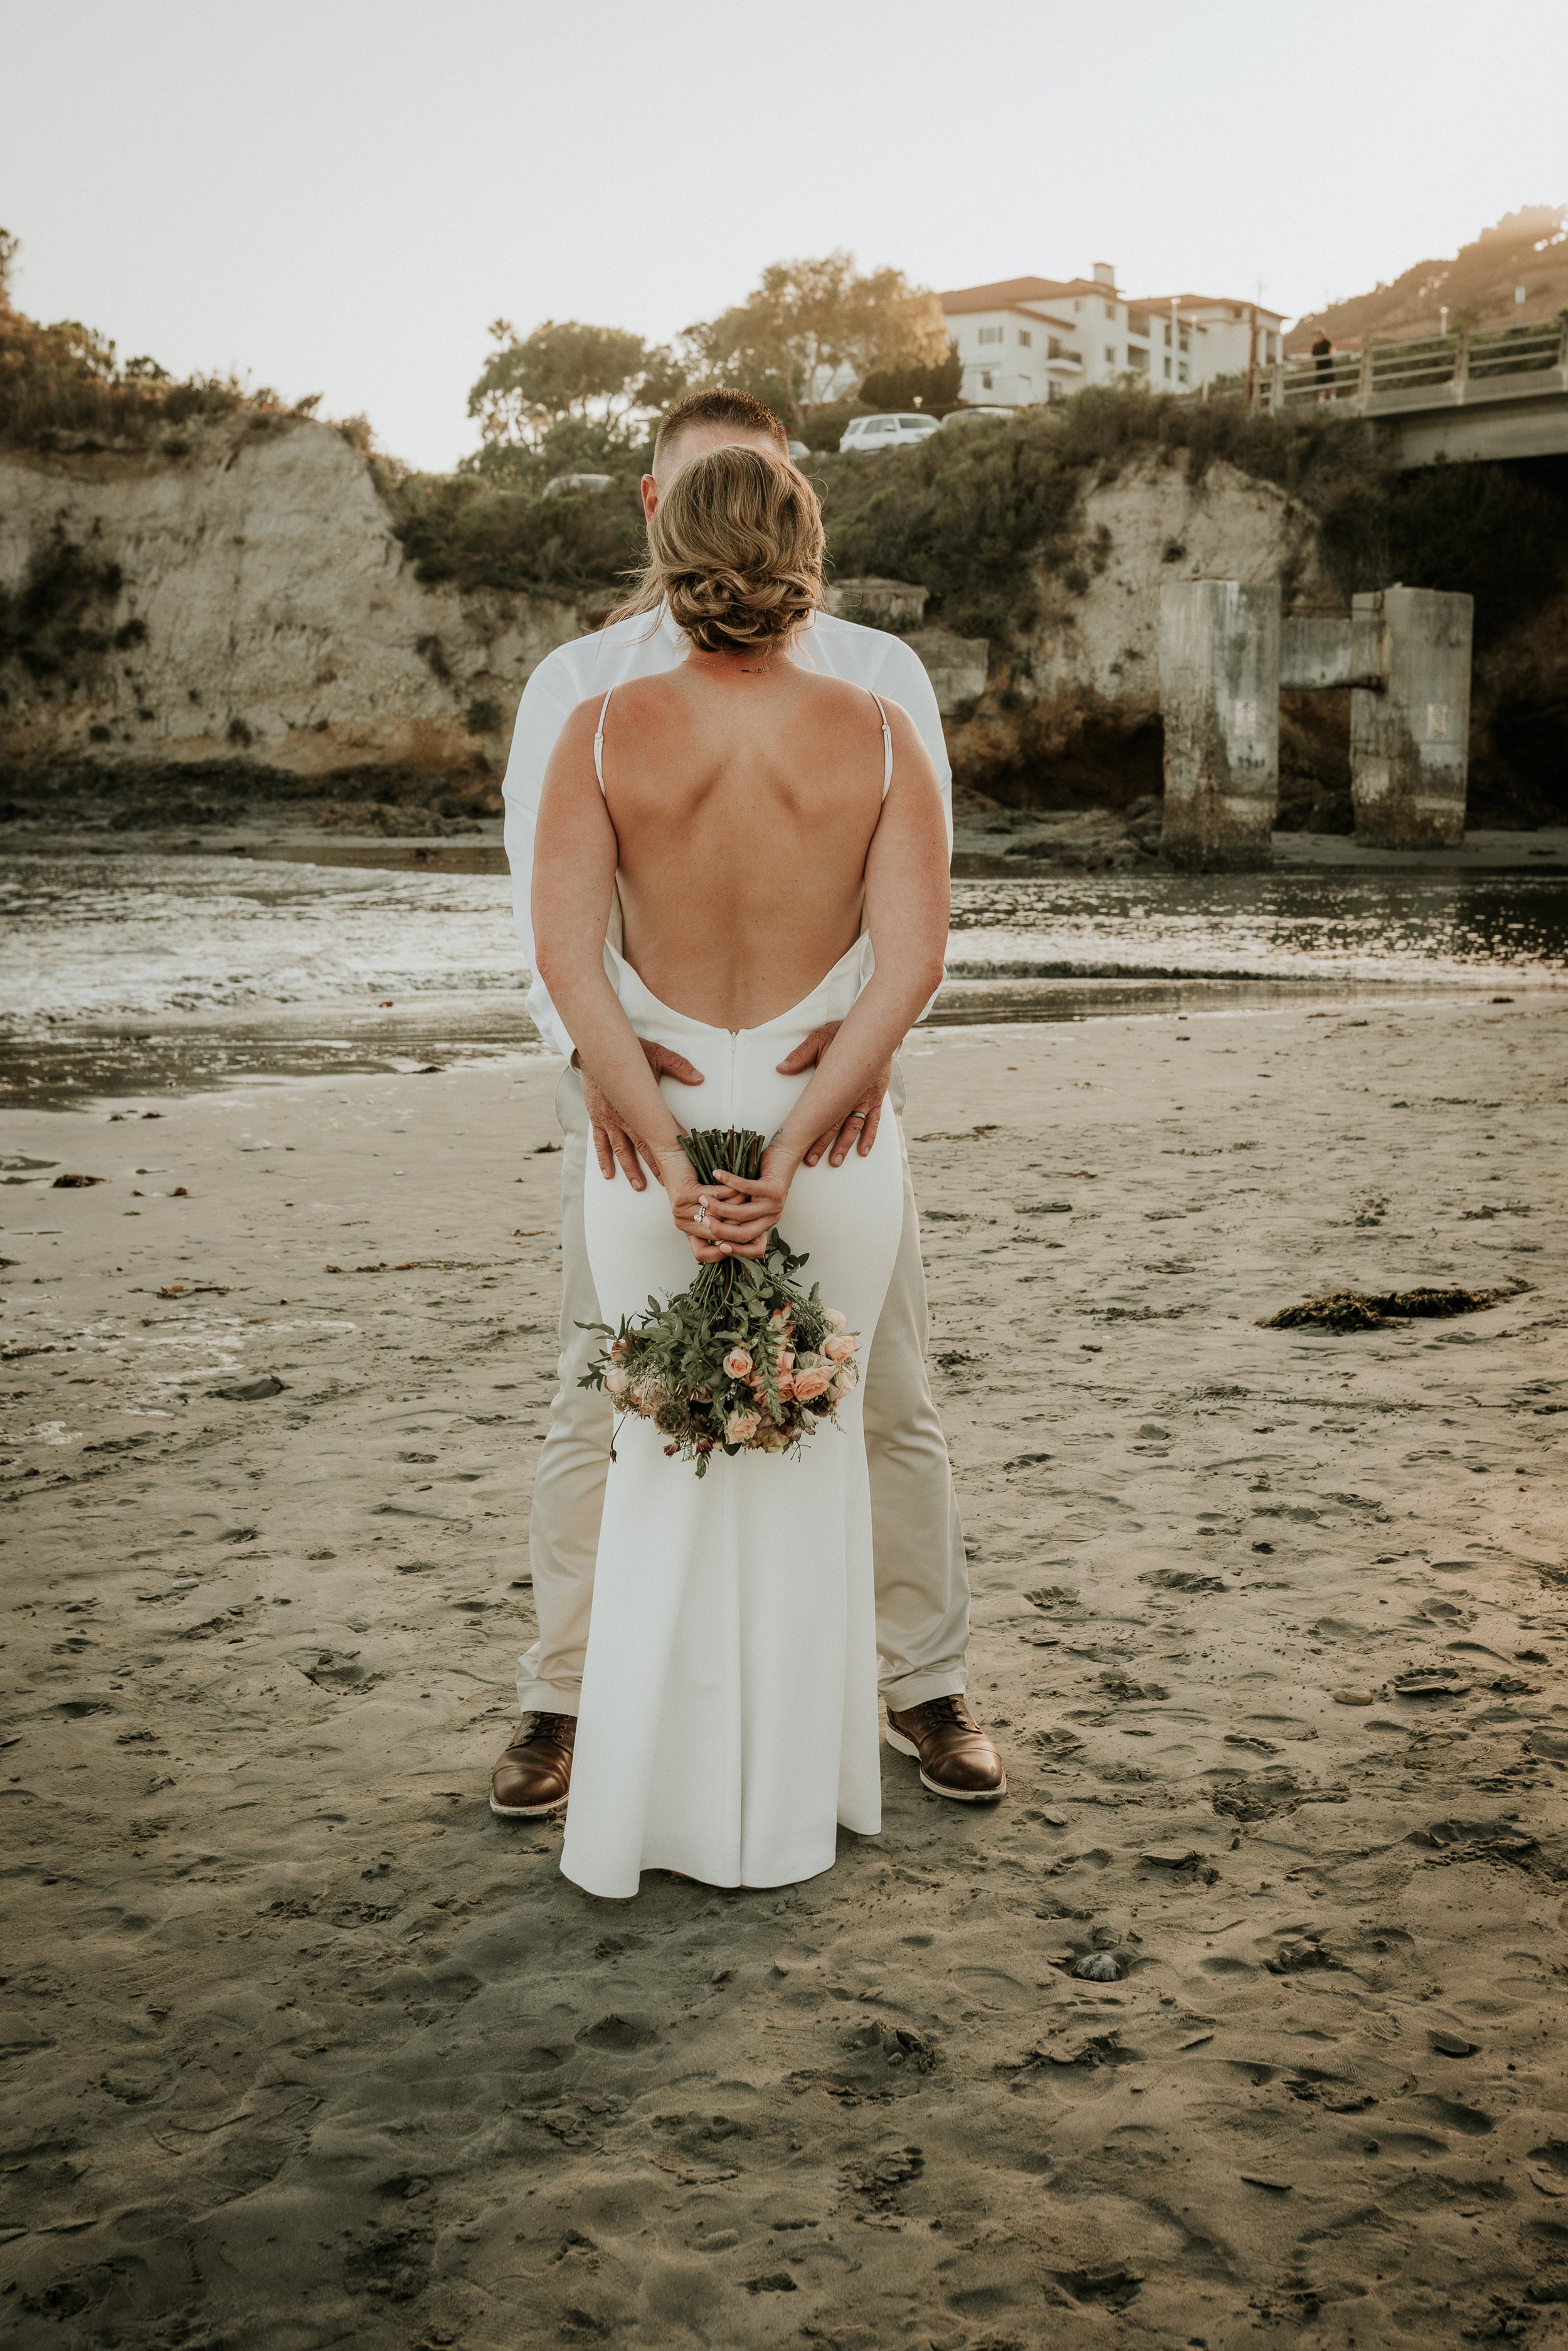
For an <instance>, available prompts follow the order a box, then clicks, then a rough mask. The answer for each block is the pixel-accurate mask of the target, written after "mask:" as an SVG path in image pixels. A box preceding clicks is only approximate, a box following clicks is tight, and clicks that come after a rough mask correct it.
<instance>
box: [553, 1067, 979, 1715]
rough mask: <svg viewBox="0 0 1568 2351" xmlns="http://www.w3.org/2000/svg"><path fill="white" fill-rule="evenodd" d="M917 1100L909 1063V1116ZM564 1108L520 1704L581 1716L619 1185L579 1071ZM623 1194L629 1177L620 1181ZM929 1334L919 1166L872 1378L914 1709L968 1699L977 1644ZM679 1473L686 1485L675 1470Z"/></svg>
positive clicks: (875, 1478) (872, 1464) (882, 1646)
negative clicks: (554, 1318)
mask: <svg viewBox="0 0 1568 2351" xmlns="http://www.w3.org/2000/svg"><path fill="white" fill-rule="evenodd" d="M903 1101H904V1085H903V1081H902V1079H901V1077H900V1076H899V1073H898V1070H897V1065H896V1064H894V1082H893V1091H892V1094H891V1096H890V1103H891V1106H892V1108H893V1109H894V1112H896V1111H897V1110H898V1109H899V1108H901V1107H902V1104H903ZM556 1110H557V1113H558V1114H559V1119H560V1123H561V1132H562V1134H564V1135H565V1138H566V1141H565V1144H564V1148H563V1153H562V1157H561V1171H560V1178H561V1301H560V1355H559V1365H558V1371H559V1386H558V1388H557V1391H556V1398H555V1402H554V1404H553V1405H551V1407H550V1424H549V1434H548V1435H547V1436H546V1437H545V1441H544V1447H543V1449H542V1451H541V1453H540V1455H539V1465H538V1475H537V1477H536V1478H535V1479H534V1507H533V1516H532V1518H531V1520H530V1521H529V1525H528V1549H529V1553H530V1556H531V1560H532V1564H533V1578H534V1605H535V1608H536V1610H537V1612H538V1626H539V1637H538V1640H537V1641H536V1642H535V1644H534V1646H533V1647H532V1648H531V1649H529V1650H528V1653H527V1655H526V1656H523V1657H521V1658H519V1659H518V1662H517V1698H518V1702H519V1704H520V1706H521V1708H522V1710H523V1712H524V1713H525V1714H528V1713H530V1712H535V1711H538V1712H547V1713H555V1714H575V1713H576V1712H577V1705H578V1692H579V1689H580V1687H581V1682H582V1660H583V1654H584V1652H585V1650H586V1649H587V1646H588V1618H589V1611H590V1608H591V1604H592V1599H593V1567H594V1561H595V1558H596V1555H597V1553H598V1550H599V1520H600V1514H601V1510H602V1509H603V1506H604V1480H605V1477H606V1474H607V1472H608V1470H609V1466H610V1434H611V1418H612V1415H611V1409H610V1404H609V1400H608V1399H607V1398H606V1397H605V1396H603V1395H601V1393H600V1392H599V1390H598V1389H597V1388H580V1387H579V1386H578V1381H579V1380H580V1378H581V1377H582V1374H583V1373H584V1372H585V1371H586V1370H587V1369H588V1366H589V1364H590V1363H591V1361H592V1360H593V1357H594V1356H595V1355H596V1354H597V1353H598V1352H599V1349H600V1347H601V1344H602V1341H601V1338H600V1336H599V1335H598V1334H597V1333H596V1332H589V1331H583V1330H580V1329H579V1327H578V1325H579V1324H580V1323H583V1322H597V1321H598V1320H599V1301H598V1298H597V1296H596V1294H595V1291H594V1287H593V1275H592V1271H591V1269H590V1266H589V1262H588V1248H587V1243H586V1241H585V1240H584V1238H583V1217H582V1194H583V1183H584V1179H585V1176H586V1179H587V1180H588V1181H589V1182H591V1183H595V1184H597V1183H601V1182H602V1180H603V1179H602V1177H601V1175H600V1173H599V1169H598V1165H597V1163H596V1162H595V1161H594V1159H593V1156H592V1149H591V1140H590V1135H589V1125H588V1114H587V1112H586V1111H585V1109H584V1107H583V1101H582V1080H581V1079H580V1076H579V1075H578V1073H577V1071H575V1070H572V1069H570V1068H568V1069H566V1070H564V1071H562V1072H561V1080H560V1084H559V1087H558V1088H557V1091H556ZM651 1180H652V1179H651V1178H650V1181H651ZM615 1181H616V1182H617V1183H618V1184H619V1183H623V1182H624V1181H625V1178H624V1177H623V1176H622V1175H620V1174H619V1173H617V1175H616V1177H615ZM925 1336H926V1317H925V1270H924V1268H923V1267H922V1265H921V1262H920V1226H919V1222H918V1219H917V1217H916V1216H915V1187H914V1186H913V1184H912V1183H911V1181H910V1175H909V1160H908V1156H907V1155H905V1156H904V1232H903V1237H902V1238H901V1240H900V1242H899V1247H898V1257H897V1259H896V1261H895V1263H894V1270H893V1280H892V1281H891V1282H890V1283H889V1285H888V1291H887V1298H886V1301H885V1303H884V1304H883V1310H882V1316H881V1319H880V1321H879V1322H878V1323H877V1326H876V1335H875V1338H874V1341H873V1344H872V1348H871V1353H870V1358H869V1361H868V1363H867V1366H866V1380H865V1445H866V1459H867V1464H868V1468H869V1469H870V1474H871V1506H872V1541H873V1556H874V1565H875V1574H876V1624H877V1646H878V1649H879V1651H880V1653H881V1677H880V1678H881V1684H882V1691H883V1697H884V1698H886V1699H887V1700H888V1702H889V1704H890V1705H893V1706H896V1707H899V1708H906V1707H911V1706H918V1705H919V1704H920V1703H921V1701H922V1700H923V1699H925V1698H945V1697H946V1696H947V1695H948V1694H949V1693H950V1692H953V1691H955V1690H961V1689H962V1688H963V1687H964V1685H965V1679H966V1672H965V1651H966V1649H967V1645H968V1638H969V1578H968V1570H967V1562H966V1560H965V1554H964V1534H963V1529H962V1528H961V1526H960V1525H959V1522H958V1505H957V1501H956V1497H955V1495H954V1492H953V1473H952V1469H951V1468H950V1466H949V1463H948V1459H947V1440H946V1437H944V1436H943V1434H942V1423H941V1421H940V1419H939V1418H938V1416H937V1412H936V1405H935V1404H934V1403H933V1402H932V1400H931V1387H930V1383H929V1381H928V1379H927V1377H926V1372H925ZM670 1474H671V1476H672V1477H679V1476H680V1475H682V1474H683V1473H682V1472H681V1471H680V1470H678V1469H675V1468H672V1470H671V1473H670ZM685 1474H686V1475H688V1476H689V1475H690V1472H689V1471H687V1472H685Z"/></svg>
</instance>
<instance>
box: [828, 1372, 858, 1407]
mask: <svg viewBox="0 0 1568 2351" xmlns="http://www.w3.org/2000/svg"><path fill="white" fill-rule="evenodd" d="M859 1378H860V1366H859V1364H840V1365H839V1368H838V1370H837V1371H836V1372H835V1373H834V1374H833V1384H832V1386H831V1388H830V1389H829V1391H828V1394H829V1395H831V1397H832V1399H833V1402H834V1403H835V1404H837V1403H838V1402H839V1401H840V1399H841V1397H843V1396H847V1395H848V1394H849V1392H850V1390H851V1389H852V1387H853V1386H854V1384H855V1383H856V1381H857V1380H858V1379H859Z"/></svg>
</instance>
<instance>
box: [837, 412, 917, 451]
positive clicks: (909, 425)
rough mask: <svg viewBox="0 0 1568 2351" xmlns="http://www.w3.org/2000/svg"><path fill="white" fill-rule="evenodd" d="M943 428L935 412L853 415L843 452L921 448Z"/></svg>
mask: <svg viewBox="0 0 1568 2351" xmlns="http://www.w3.org/2000/svg"><path fill="white" fill-rule="evenodd" d="M939 430H940V422H939V420H938V419H937V418H936V417H935V416H920V415H912V416H853V417H852V418H851V419H850V422H849V423H847V424H846V425H845V427H844V437H843V439H842V440H841V442H840V443H839V453H840V455H841V456H854V457H874V456H876V455H878V454H879V452H880V451H882V450H883V449H917V448H918V447H919V446H920V444H921V443H922V441H929V440H930V438H931V435H932V434H934V433H936V432H938V431H939Z"/></svg>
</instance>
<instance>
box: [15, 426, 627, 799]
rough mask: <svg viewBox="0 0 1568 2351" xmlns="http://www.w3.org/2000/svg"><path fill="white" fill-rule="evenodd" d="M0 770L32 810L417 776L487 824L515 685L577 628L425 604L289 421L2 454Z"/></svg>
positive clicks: (383, 515) (355, 481)
mask: <svg viewBox="0 0 1568 2351" xmlns="http://www.w3.org/2000/svg"><path fill="white" fill-rule="evenodd" d="M258 427H259V428H260V429H257V428H258ZM171 451H172V452H173V454H171ZM0 512H3V513H4V515H5V526H6V527H5V531H4V533H0V592H3V593H4V595H5V612H6V615H7V619H8V625H7V627H6V629H5V632H4V634H3V635H0V694H3V695H4V699H3V701H0V766H3V767H4V768H5V769H7V770H8V771H9V774H8V777H7V781H8V783H9V786H10V790H9V793H8V795H7V797H8V798H9V799H11V801H12V803H13V805H14V807H16V808H17V809H18V810H23V811H25V812H28V813H34V812H37V813H43V812H46V811H47V803H48V801H49V799H51V797H53V796H54V794H55V793H56V792H57V791H58V789H60V778H61V776H62V773H64V774H66V775H70V774H72V773H73V771H74V775H75V778H76V780H77V785H78V789H81V788H82V787H83V784H84V779H90V778H94V777H97V778H99V779H101V781H102V783H103V784H104V786H105V787H106V788H107V789H109V790H110V793H111V796H115V797H122V798H128V799H135V798H136V797H137V796H138V792H139V790H141V789H147V790H151V789H153V787H154V782H155V779H157V778H163V779H164V780H165V782H167V783H177V781H178V779H179V778H180V775H181V774H182V773H185V774H187V775H188V778H189V779H190V780H192V781H193V782H194V781H196V780H197V779H201V780H204V781H205V782H207V783H208V784H210V785H212V786H214V788H218V789H222V788H225V787H226V788H227V789H229V790H230V791H233V790H235V789H239V790H241V791H243V790H244V789H245V788H246V782H247V780H248V781H249V782H252V783H254V784H256V785H257V786H259V787H262V788H266V789H270V790H271V791H272V792H274V793H287V791H289V790H290V789H294V790H300V791H308V792H312V793H318V794H321V795H323V796H332V795H334V794H340V793H342V792H344V791H347V792H349V793H350V794H351V796H353V797H356V798H364V797H365V796H366V795H367V793H368V794H369V795H370V796H371V798H376V797H382V796H385V794H386V793H387V792H388V791H392V792H394V793H395V790H396V788H397V786H398V785H399V783H402V785H404V786H407V785H409V784H410V783H412V782H414V781H416V780H417V782H418V783H419V784H420V785H421V786H422V787H423V789H424V792H425V795H426V797H427V798H429V797H431V796H432V794H433V793H434V796H435V797H436V798H438V799H439V798H440V797H441V795H442V794H443V793H444V794H445V795H446V797H447V798H448V799H450V800H451V801H452V803H453V805H454V806H466V807H471V808H475V809H477V810H480V811H481V812H493V811H494V810H496V809H498V806H499V801H498V799H497V790H498V785H499V780H500V777H501V775H502V773H503V771H504V768H505V764H506V754H507V744H508V741H509V737H510V729H511V724H512V717H513V714H514V713H515V711H516V708H517V697H518V695H519V694H520V692H521V690H522V686H523V683H524V681H525V679H526V678H527V677H528V673H529V671H530V670H531V669H532V668H533V667H534V665H535V664H536V663H537V662H538V661H539V660H540V659H541V658H542V657H543V655H544V654H545V653H548V652H549V651H550V650H551V648H552V647H553V646H555V645H557V644H559V643H563V642H564V641H565V640H566V639H568V638H570V637H572V636H575V635H577V634H579V633H580V629H581V625H582V624H581V622H580V620H579V618H578V615H577V612H576V611H575V609H574V607H573V606H572V605H571V604H570V603H569V602H564V601H553V600H550V599H547V598H543V597H523V596H513V595H506V594H503V593H500V592H497V591H484V592H481V593H478V594H469V595H464V594H462V593H460V592H459V591H458V590H455V588H452V587H448V586H440V587H424V586H422V585H421V584H420V582H419V581H418V580H416V579H415V578H414V576H413V568H412V566H411V565H410V563H409V562H408V560H407V559H406V558H405V556H404V553H403V550H402V547H401V546H400V545H399V543H398V541H397V539H396V538H394V537H393V535H392V528H391V523H390V518H389V516H388V513H387V509H386V507H385V505H384V504H383V502H382V497H381V496H380V495H379V493H378V491H377V487H376V482H375V476H374V472H373V469H372V466H371V463H370V462H369V461H368V460H367V459H366V458H365V457H363V456H362V455H360V454H359V453H358V452H356V451H355V450H353V449H351V448H350V446H349V445H348V444H347V443H346V442H345V441H344V440H343V439H342V438H341V436H340V434H338V433H337V432H335V431H334V430H333V429H332V428H331V427H330V426H329V425H323V424H317V423H312V422H310V421H309V420H308V419H303V418H289V419H285V418H278V419H264V418H259V417H256V416H254V415H245V414H241V415H238V416H235V417H229V418H224V419H222V420H221V421H219V422H216V423H211V424H206V425H203V426H201V427H199V428H196V429H193V430H191V431H190V432H189V433H188V434H183V435H182V436H181V437H180V438H179V439H178V440H170V441H167V442H166V443H165V445H164V446H163V447H162V448H161V449H152V450H145V451H142V450H125V451H103V450H90V451H86V450H84V451H76V452H72V453H70V454H68V455H36V454H31V453H29V454H26V455H23V454H19V453H16V452H12V451H7V452H0Z"/></svg>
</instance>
